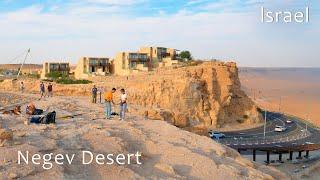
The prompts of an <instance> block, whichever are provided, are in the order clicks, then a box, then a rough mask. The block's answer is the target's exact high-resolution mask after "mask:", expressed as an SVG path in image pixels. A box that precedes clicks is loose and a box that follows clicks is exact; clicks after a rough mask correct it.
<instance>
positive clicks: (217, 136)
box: [208, 131, 226, 139]
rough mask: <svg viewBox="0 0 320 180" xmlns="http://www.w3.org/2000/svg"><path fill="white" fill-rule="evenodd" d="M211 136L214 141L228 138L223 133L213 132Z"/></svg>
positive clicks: (210, 133)
mask: <svg viewBox="0 0 320 180" xmlns="http://www.w3.org/2000/svg"><path fill="white" fill-rule="evenodd" d="M208 133H209V136H210V137H211V138H212V139H221V138H224V137H226V135H225V134H223V133H221V132H213V131H209V132H208Z"/></svg>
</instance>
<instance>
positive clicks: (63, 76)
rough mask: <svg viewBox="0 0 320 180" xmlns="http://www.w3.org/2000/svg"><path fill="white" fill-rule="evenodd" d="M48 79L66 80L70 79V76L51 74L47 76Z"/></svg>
mask: <svg viewBox="0 0 320 180" xmlns="http://www.w3.org/2000/svg"><path fill="white" fill-rule="evenodd" d="M46 77H47V78H51V79H59V78H62V79H66V78H68V75H67V74H63V73H61V72H50V73H48V74H46Z"/></svg>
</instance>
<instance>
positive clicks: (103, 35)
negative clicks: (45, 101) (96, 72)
mask: <svg viewBox="0 0 320 180" xmlns="http://www.w3.org/2000/svg"><path fill="white" fill-rule="evenodd" d="M261 7H264V8H266V9H267V10H270V11H273V12H276V11H290V12H296V11H304V10H305V8H306V7H309V8H310V21H309V22H308V23H283V22H280V23H262V22H261ZM0 40H1V41H0V63H17V62H20V61H22V60H23V53H24V52H26V51H27V49H28V48H31V56H30V57H29V58H28V59H27V63H42V62H44V61H68V62H71V63H76V62H77V60H78V59H79V58H80V57H81V56H103V57H114V56H115V54H116V52H118V51H137V50H138V49H139V47H140V46H163V47H173V48H176V49H179V50H189V51H190V52H191V53H192V55H193V57H194V58H195V59H221V60H226V61H235V62H237V63H238V65H239V66H255V67H256V66H260V67H320V58H319V55H320V53H319V50H320V1H319V0H309V1H307V0H281V1H279V0H264V1H262V0H260V1H259V0H0ZM16 57H18V58H16Z"/></svg>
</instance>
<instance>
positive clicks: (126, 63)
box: [113, 52, 150, 75]
mask: <svg viewBox="0 0 320 180" xmlns="http://www.w3.org/2000/svg"><path fill="white" fill-rule="evenodd" d="M149 63H150V58H149V57H148V54H147V53H140V52H119V53H117V55H116V57H115V59H114V61H113V66H114V74H117V75H129V74H132V73H136V72H141V71H148V70H149Z"/></svg>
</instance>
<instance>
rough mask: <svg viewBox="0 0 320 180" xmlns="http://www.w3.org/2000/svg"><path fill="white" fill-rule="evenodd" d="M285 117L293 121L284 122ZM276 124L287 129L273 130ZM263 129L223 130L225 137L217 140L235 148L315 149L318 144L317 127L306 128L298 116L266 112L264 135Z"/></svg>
mask: <svg viewBox="0 0 320 180" xmlns="http://www.w3.org/2000/svg"><path fill="white" fill-rule="evenodd" d="M287 119H290V120H292V121H293V123H286V120H287ZM277 125H281V126H285V127H286V128H287V130H286V131H284V132H275V131H274V129H275V127H276V126H277ZM263 130H264V127H263V126H261V127H257V128H253V129H248V130H242V131H232V132H224V134H225V135H226V137H225V138H223V139H220V140H217V141H219V142H220V143H223V144H226V145H228V146H230V147H232V148H235V149H241V148H244V149H246V148H247V149H253V148H258V149H259V148H260V149H270V148H275V149H289V148H291V149H294V148H295V149H297V148H298V147H301V148H302V147H303V148H305V146H306V145H309V146H313V147H312V148H313V149H315V148H318V146H320V138H319V137H320V131H319V129H317V128H314V127H307V129H306V125H305V123H304V122H303V121H301V120H299V119H298V118H294V117H289V116H286V115H283V114H280V113H274V112H268V113H267V125H266V136H265V137H264V133H263ZM315 145H316V146H315ZM308 148H310V147H308ZM312 148H311V149H312ZM319 148H320V147H319Z"/></svg>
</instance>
